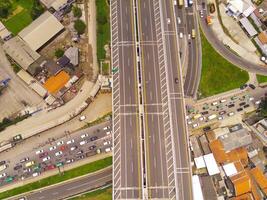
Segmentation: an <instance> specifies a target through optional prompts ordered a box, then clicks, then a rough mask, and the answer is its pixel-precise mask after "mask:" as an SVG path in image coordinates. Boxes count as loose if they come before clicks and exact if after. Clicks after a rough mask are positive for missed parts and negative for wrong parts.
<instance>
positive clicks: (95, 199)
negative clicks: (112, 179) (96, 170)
mask: <svg viewBox="0 0 267 200" xmlns="http://www.w3.org/2000/svg"><path fill="white" fill-rule="evenodd" d="M70 200H112V188H111V187H108V188H105V189H99V190H96V191H94V192H89V193H86V194H83V195H81V196H78V197H74V198H71V199H70Z"/></svg>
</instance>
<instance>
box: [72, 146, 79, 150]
mask: <svg viewBox="0 0 267 200" xmlns="http://www.w3.org/2000/svg"><path fill="white" fill-rule="evenodd" d="M77 148H78V147H77V146H73V147H71V148H70V150H71V151H74V150H75V149H77Z"/></svg>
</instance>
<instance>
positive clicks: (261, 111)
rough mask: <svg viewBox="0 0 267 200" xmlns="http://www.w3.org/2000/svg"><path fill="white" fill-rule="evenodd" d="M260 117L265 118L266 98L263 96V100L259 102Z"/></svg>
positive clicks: (266, 115) (266, 109)
mask: <svg viewBox="0 0 267 200" xmlns="http://www.w3.org/2000/svg"><path fill="white" fill-rule="evenodd" d="M259 109H260V115H261V116H262V117H267V97H266V96H265V97H264V99H262V100H261V103H260V106H259Z"/></svg>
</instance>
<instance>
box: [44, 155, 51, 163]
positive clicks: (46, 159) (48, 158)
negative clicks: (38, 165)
mask: <svg viewBox="0 0 267 200" xmlns="http://www.w3.org/2000/svg"><path fill="white" fill-rule="evenodd" d="M50 159H51V157H50V156H47V157H45V158H43V162H45V161H48V160H50Z"/></svg>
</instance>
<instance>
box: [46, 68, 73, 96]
mask: <svg viewBox="0 0 267 200" xmlns="http://www.w3.org/2000/svg"><path fill="white" fill-rule="evenodd" d="M69 80H70V76H69V74H68V73H67V72H65V71H61V72H59V73H58V74H57V75H56V76H51V77H50V78H49V79H47V80H46V82H45V83H44V87H45V88H46V89H47V90H48V91H49V92H50V93H51V94H55V93H57V92H58V91H59V90H60V89H61V88H63V87H64V85H65V84H66V83H67V82H68V81H69Z"/></svg>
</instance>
